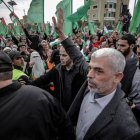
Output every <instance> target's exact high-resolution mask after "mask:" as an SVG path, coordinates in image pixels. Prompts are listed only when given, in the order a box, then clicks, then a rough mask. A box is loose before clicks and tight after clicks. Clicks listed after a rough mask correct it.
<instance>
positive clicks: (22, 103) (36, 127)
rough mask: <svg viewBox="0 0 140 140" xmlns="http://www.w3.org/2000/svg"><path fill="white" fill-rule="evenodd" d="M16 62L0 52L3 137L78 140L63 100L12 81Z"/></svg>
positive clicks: (0, 126)
mask: <svg viewBox="0 0 140 140" xmlns="http://www.w3.org/2000/svg"><path fill="white" fill-rule="evenodd" d="M12 67H13V66H12V62H11V60H10V58H9V57H8V56H7V55H6V54H5V53H4V52H2V51H0V130H1V131H0V139H1V140H74V139H75V134H74V130H73V127H72V125H71V123H70V120H69V118H68V117H67V115H66V113H65V111H64V110H63V109H62V107H61V105H60V104H59V102H58V101H57V100H56V99H54V98H53V97H52V96H51V95H50V94H49V93H47V92H46V91H44V90H42V89H40V88H37V87H34V86H29V85H28V86H26V85H23V86H22V85H21V84H20V83H19V82H13V81H12V69H13V68H12Z"/></svg>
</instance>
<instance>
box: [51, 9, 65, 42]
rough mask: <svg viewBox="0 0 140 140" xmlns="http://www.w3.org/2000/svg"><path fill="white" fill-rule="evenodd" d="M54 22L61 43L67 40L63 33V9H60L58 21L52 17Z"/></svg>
mask: <svg viewBox="0 0 140 140" xmlns="http://www.w3.org/2000/svg"><path fill="white" fill-rule="evenodd" d="M52 21H53V24H54V28H55V31H56V33H57V34H58V36H59V38H60V41H62V40H64V39H66V36H65V35H64V33H63V23H64V19H63V11H62V9H61V8H59V9H58V18H57V21H56V18H55V17H52Z"/></svg>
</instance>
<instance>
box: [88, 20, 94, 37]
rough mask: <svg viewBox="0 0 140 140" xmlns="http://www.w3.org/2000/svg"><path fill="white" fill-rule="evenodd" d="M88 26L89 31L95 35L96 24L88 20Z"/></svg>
mask: <svg viewBox="0 0 140 140" xmlns="http://www.w3.org/2000/svg"><path fill="white" fill-rule="evenodd" d="M88 28H89V31H90V33H91V34H92V35H94V33H95V31H96V26H95V24H94V23H91V22H89V21H88Z"/></svg>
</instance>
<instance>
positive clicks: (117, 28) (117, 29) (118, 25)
mask: <svg viewBox="0 0 140 140" xmlns="http://www.w3.org/2000/svg"><path fill="white" fill-rule="evenodd" d="M116 31H117V32H118V33H119V34H120V35H121V34H122V22H121V21H119V22H118V24H117V27H116Z"/></svg>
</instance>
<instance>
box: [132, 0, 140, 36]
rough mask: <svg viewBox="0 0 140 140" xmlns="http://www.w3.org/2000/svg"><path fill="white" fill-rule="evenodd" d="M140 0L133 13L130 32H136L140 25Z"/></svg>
mask: <svg viewBox="0 0 140 140" xmlns="http://www.w3.org/2000/svg"><path fill="white" fill-rule="evenodd" d="M139 12H140V0H138V2H137V5H136V7H135V9H134V14H133V17H132V21H131V24H130V27H129V32H130V33H131V34H134V33H136V32H137V28H138V27H139V24H140V14H139Z"/></svg>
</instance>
